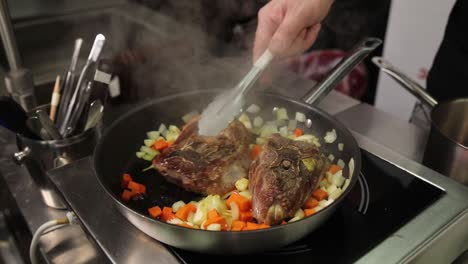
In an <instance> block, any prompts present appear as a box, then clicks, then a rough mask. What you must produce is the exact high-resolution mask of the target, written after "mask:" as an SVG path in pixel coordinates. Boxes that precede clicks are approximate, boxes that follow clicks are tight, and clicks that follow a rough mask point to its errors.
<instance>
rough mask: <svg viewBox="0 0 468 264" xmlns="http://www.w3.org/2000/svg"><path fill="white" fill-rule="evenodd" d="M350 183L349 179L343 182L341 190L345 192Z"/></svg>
mask: <svg viewBox="0 0 468 264" xmlns="http://www.w3.org/2000/svg"><path fill="white" fill-rule="evenodd" d="M350 182H351V181H350V180H349V179H346V180H345V181H344V184H343V188H342V189H343V190H346V188H348V186H349V183H350Z"/></svg>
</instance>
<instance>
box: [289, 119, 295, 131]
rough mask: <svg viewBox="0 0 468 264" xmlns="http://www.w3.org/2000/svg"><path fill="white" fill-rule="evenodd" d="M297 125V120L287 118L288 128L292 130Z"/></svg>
mask: <svg viewBox="0 0 468 264" xmlns="http://www.w3.org/2000/svg"><path fill="white" fill-rule="evenodd" d="M296 127H297V120H289V122H288V129H289V130H290V131H293V130H294V129H296Z"/></svg>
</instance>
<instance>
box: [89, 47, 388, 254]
mask: <svg viewBox="0 0 468 264" xmlns="http://www.w3.org/2000/svg"><path fill="white" fill-rule="evenodd" d="M380 44H381V41H380V40H379V39H367V40H365V41H364V42H362V43H359V45H358V46H357V47H356V49H355V50H353V51H352V53H351V55H350V56H349V57H347V58H345V59H344V62H343V63H341V64H340V65H339V66H337V67H336V68H335V69H334V71H333V73H332V74H331V75H330V76H333V78H337V76H338V77H339V76H344V75H345V74H336V71H339V72H349V71H351V70H352V67H353V66H352V65H355V63H350V62H349V61H346V60H362V59H364V57H365V56H352V55H353V54H356V53H367V54H369V53H370V52H372V51H373V50H374V49H375V48H376V47H377V46H378V45H380ZM324 83H328V85H331V84H334V83H335V82H331V81H330V80H328V79H327V78H326V79H325V80H324ZM319 87H320V86H319ZM325 88H327V87H325ZM327 90H329V89H324V88H322V89H320V90H318V91H320V92H323V91H327ZM215 95H216V92H215V91H213V90H208V91H194V92H186V93H180V94H176V95H171V96H167V97H163V98H159V99H156V100H153V101H151V102H148V103H146V104H144V105H140V106H138V107H137V108H135V109H133V110H132V111H130V112H128V113H126V114H125V115H123V116H121V117H120V118H119V119H118V120H116V121H115V122H114V123H113V124H112V125H111V126H110V127H109V128H108V129H107V131H106V132H105V134H104V135H103V137H102V139H101V140H100V141H99V143H98V145H97V146H96V150H95V152H94V157H93V159H94V169H95V171H96V175H97V177H98V180H99V182H100V184H101V185H102V187H103V188H104V190H105V191H106V193H107V194H108V195H110V197H111V198H112V199H113V201H114V203H115V205H116V208H117V210H118V211H119V212H120V213H122V215H123V216H125V217H126V218H127V219H128V220H129V221H130V222H131V223H132V224H133V225H135V226H136V227H137V228H139V229H140V230H141V231H142V232H144V233H146V234H148V235H149V236H151V237H153V238H155V239H157V240H159V241H161V242H163V243H166V244H168V245H171V246H174V247H178V248H182V249H187V250H191V251H198V252H205V253H212V254H245V253H251V252H258V251H264V250H270V249H274V248H278V247H282V246H285V245H287V244H290V243H292V242H294V241H297V240H299V239H300V238H302V237H304V236H306V235H307V234H309V233H311V232H312V231H313V230H315V229H316V228H318V227H319V226H320V225H321V224H322V223H324V222H325V221H326V220H327V219H328V218H329V217H330V216H331V215H332V214H333V212H334V211H335V210H336V208H337V207H338V206H339V205H340V203H341V202H342V201H343V199H344V198H345V197H346V195H347V194H348V193H349V191H350V190H351V189H352V187H353V186H354V184H355V183H356V181H357V177H358V174H359V172H360V168H361V153H360V149H359V146H358V145H357V143H356V141H355V139H354V137H353V136H352V134H351V132H350V131H348V130H347V129H346V128H345V127H344V126H343V125H342V124H341V123H340V122H339V121H337V120H336V119H334V118H333V117H331V116H330V115H329V114H327V113H325V112H323V111H321V110H319V109H317V108H316V107H314V106H311V105H309V104H306V103H303V102H300V101H297V100H294V99H291V98H286V97H283V96H280V95H273V94H265V93H256V94H254V95H253V96H249V98H248V99H246V104H249V103H255V104H256V105H258V106H260V108H261V109H263V110H262V112H260V113H258V115H259V116H264V117H265V118H266V119H267V117H269V116H271V111H272V108H273V107H275V106H277V107H285V108H286V109H288V111H289V112H292V113H294V112H296V111H297V112H303V113H305V114H306V115H307V117H308V118H309V119H310V120H311V121H312V126H311V127H310V128H306V131H305V133H312V134H315V135H317V137H319V138H320V140H321V141H322V142H323V136H324V135H325V134H326V132H327V131H331V130H332V129H335V131H336V133H337V140H336V142H334V143H333V144H327V143H324V142H323V144H322V147H321V151H323V152H324V153H327V154H333V155H334V156H335V159H337V160H338V159H342V160H343V161H345V163H346V164H349V162H350V161H351V159H353V160H354V170H352V171H351V175H349V172H350V169H349V165H347V166H346V168H345V172H344V175H345V176H346V177H349V176H350V185H349V187H348V188H347V189H345V191H344V193H343V194H342V195H341V196H340V197H339V198H338V199H336V200H335V201H334V202H333V203H332V204H330V205H329V206H328V207H325V208H324V209H323V210H320V211H319V212H317V213H316V214H315V215H313V216H311V217H307V218H304V219H302V220H299V221H297V222H294V223H289V224H286V225H279V226H273V227H271V228H268V229H262V230H256V231H245V232H223V231H220V232H212V231H206V230H198V229H189V228H184V227H181V226H177V225H171V224H168V223H164V222H162V221H159V220H156V219H153V218H150V217H149V216H148V213H147V209H148V207H150V206H154V205H159V206H170V205H172V203H173V202H175V201H178V200H184V201H186V202H188V201H191V200H198V199H199V198H200V196H199V195H196V194H194V193H191V192H187V191H184V190H183V189H182V188H180V187H178V186H176V185H173V184H171V183H169V182H167V181H166V180H165V179H164V178H163V177H162V176H160V175H159V174H158V173H157V172H156V171H154V170H148V171H145V172H142V169H143V168H145V167H148V165H149V164H148V163H147V162H145V161H143V160H141V159H137V158H136V157H135V151H137V150H138V148H139V146H140V145H141V142H142V141H143V139H145V138H146V132H147V131H150V130H154V128H155V127H159V125H160V124H161V123H165V124H176V125H180V124H181V122H182V120H181V117H182V116H183V115H185V114H186V113H188V112H190V111H191V110H195V109H194V108H197V107H203V106H205V105H207V104H208V103H209V102H210V101H211V100H212V98H213V97H215ZM312 95H314V94H312ZM314 96H315V95H314ZM319 98H320V97H319ZM306 99H308V98H306ZM315 103H317V100H316V101H315ZM197 110H199V109H197ZM116 142H118V145H119V147H118V148H116V147H115V144H116ZM338 143H343V144H344V146H345V147H344V149H343V151H339V150H338V147H337V144H338ZM123 173H130V174H131V175H132V176H133V177H134V179H135V181H137V182H139V183H142V184H144V185H145V186H146V187H147V196H148V197H146V198H145V199H142V200H138V201H135V202H134V203H133V202H132V203H126V202H123V201H121V198H120V197H121V193H122V188H121V183H120V181H121V176H122V174H123Z"/></svg>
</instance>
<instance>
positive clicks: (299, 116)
mask: <svg viewBox="0 0 468 264" xmlns="http://www.w3.org/2000/svg"><path fill="white" fill-rule="evenodd" d="M296 121H298V122H301V123H304V122H305V121H306V116H305V114H304V113H301V112H296Z"/></svg>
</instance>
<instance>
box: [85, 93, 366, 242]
mask: <svg viewBox="0 0 468 264" xmlns="http://www.w3.org/2000/svg"><path fill="white" fill-rule="evenodd" d="M221 91H222V90H220V89H203V90H195V91H187V92H180V93H175V94H171V95H167V96H163V97H160V98H155V99H151V100H149V101H147V102H144V103H142V104H141V105H137V106H135V107H132V108H131V110H130V111H128V112H126V113H125V114H123V115H121V116H120V117H119V118H117V119H116V120H114V121H113V122H112V123H111V125H109V127H107V128H106V129H105V131H104V132H103V133H102V137H101V138H100V140H99V142H98V144H97V145H96V148H95V149H94V152H93V166H92V167H93V170H94V173H95V175H96V177H97V179H98V182H99V185H101V187H102V188H103V189H104V190H105V192H106V193H107V195H108V196H110V197H111V198H112V199H113V200H114V202H116V203H117V205H119V206H121V207H122V206H123V208H125V209H126V210H128V211H129V212H131V213H132V214H134V215H136V216H138V217H141V218H144V219H145V220H148V221H150V222H152V223H155V224H157V225H161V224H162V225H165V226H167V227H169V228H175V229H182V230H185V231H195V232H211V233H217V234H232V235H235V236H242V234H244V235H247V234H249V235H251V234H252V233H263V232H271V231H274V230H278V229H282V228H283V227H284V226H285V225H276V226H271V227H269V228H266V229H258V230H247V231H241V232H236V231H211V230H204V229H192V228H187V227H182V226H178V225H174V224H170V223H166V222H163V221H160V220H157V219H154V218H151V217H150V216H148V215H145V214H142V213H140V212H138V211H136V210H134V209H133V208H131V207H129V206H128V205H126V204H125V203H123V202H122V201H120V199H118V197H116V195H115V194H114V192H112V190H110V189H109V188H108V187H107V186H106V185H104V183H103V181H102V179H101V174H100V173H99V172H98V170H97V169H96V168H97V165H96V164H97V163H98V160H97V159H98V156H99V155H96V154H98V153H99V152H100V149H101V146H102V144H101V143H102V138H106V136H107V135H108V134H109V133H111V132H112V131H114V128H115V126H117V125H119V124H120V123H121V122H122V121H124V120H126V118H127V117H129V116H131V115H133V114H134V113H135V112H138V111H139V110H141V109H143V108H145V107H148V106H150V105H153V104H156V103H160V102H165V101H169V100H172V99H175V98H178V97H182V96H190V95H194V94H203V93H209V94H216V93H219V92H221ZM257 94H259V95H260V96H265V97H274V98H277V99H281V100H289V101H290V102H291V103H294V104H297V105H299V106H301V107H303V108H306V109H307V110H309V111H314V112H316V113H318V114H320V115H321V116H323V117H324V118H326V119H329V120H330V121H333V123H336V124H337V126H338V127H337V128H335V129H337V130H339V131H341V132H344V134H345V137H347V138H349V139H350V140H351V141H352V144H353V145H355V146H356V147H357V148H356V150H357V153H355V155H353V160H354V171H353V175H352V176H351V179H350V183H349V186H348V187H347V188H346V190H345V191H344V192H343V193H342V194H341V195H340V196H339V197H338V199H336V200H334V201H333V202H332V203H331V204H330V205H329V206H326V207H325V208H323V209H321V210H320V211H318V212H316V213H315V214H313V215H312V216H309V217H304V218H302V219H300V220H298V221H294V222H291V223H288V224H287V225H298V224H300V223H304V222H305V221H313V219H314V217H315V216H318V215H320V214H323V213H324V212H327V211H330V210H334V209H335V207H337V206H339V205H340V204H341V202H342V200H343V199H345V197H346V196H347V195H348V194H349V192H350V191H351V190H352V189H353V188H354V186H355V184H356V182H357V178H358V176H359V173H360V171H361V160H362V152H361V149H360V147H359V145H358V143H357V141H356V139H355V137H354V136H353V134H352V133H351V131H350V130H348V129H347V128H346V127H345V126H344V125H343V124H342V123H341V122H340V121H339V120H337V119H335V118H334V117H333V116H332V115H330V114H328V113H326V112H325V111H323V110H321V109H319V108H317V107H315V106H313V105H309V104H307V103H305V102H301V101H299V100H297V99H295V98H291V97H288V96H284V95H280V94H275V93H269V92H266V93H262V92H259V93H257ZM118 211H120V210H118ZM127 221H128V219H127ZM142 232H143V233H146V232H144V231H142ZM309 233H310V232H309ZM153 239H155V240H158V239H156V238H155V237H153ZM158 241H159V240H158Z"/></svg>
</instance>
